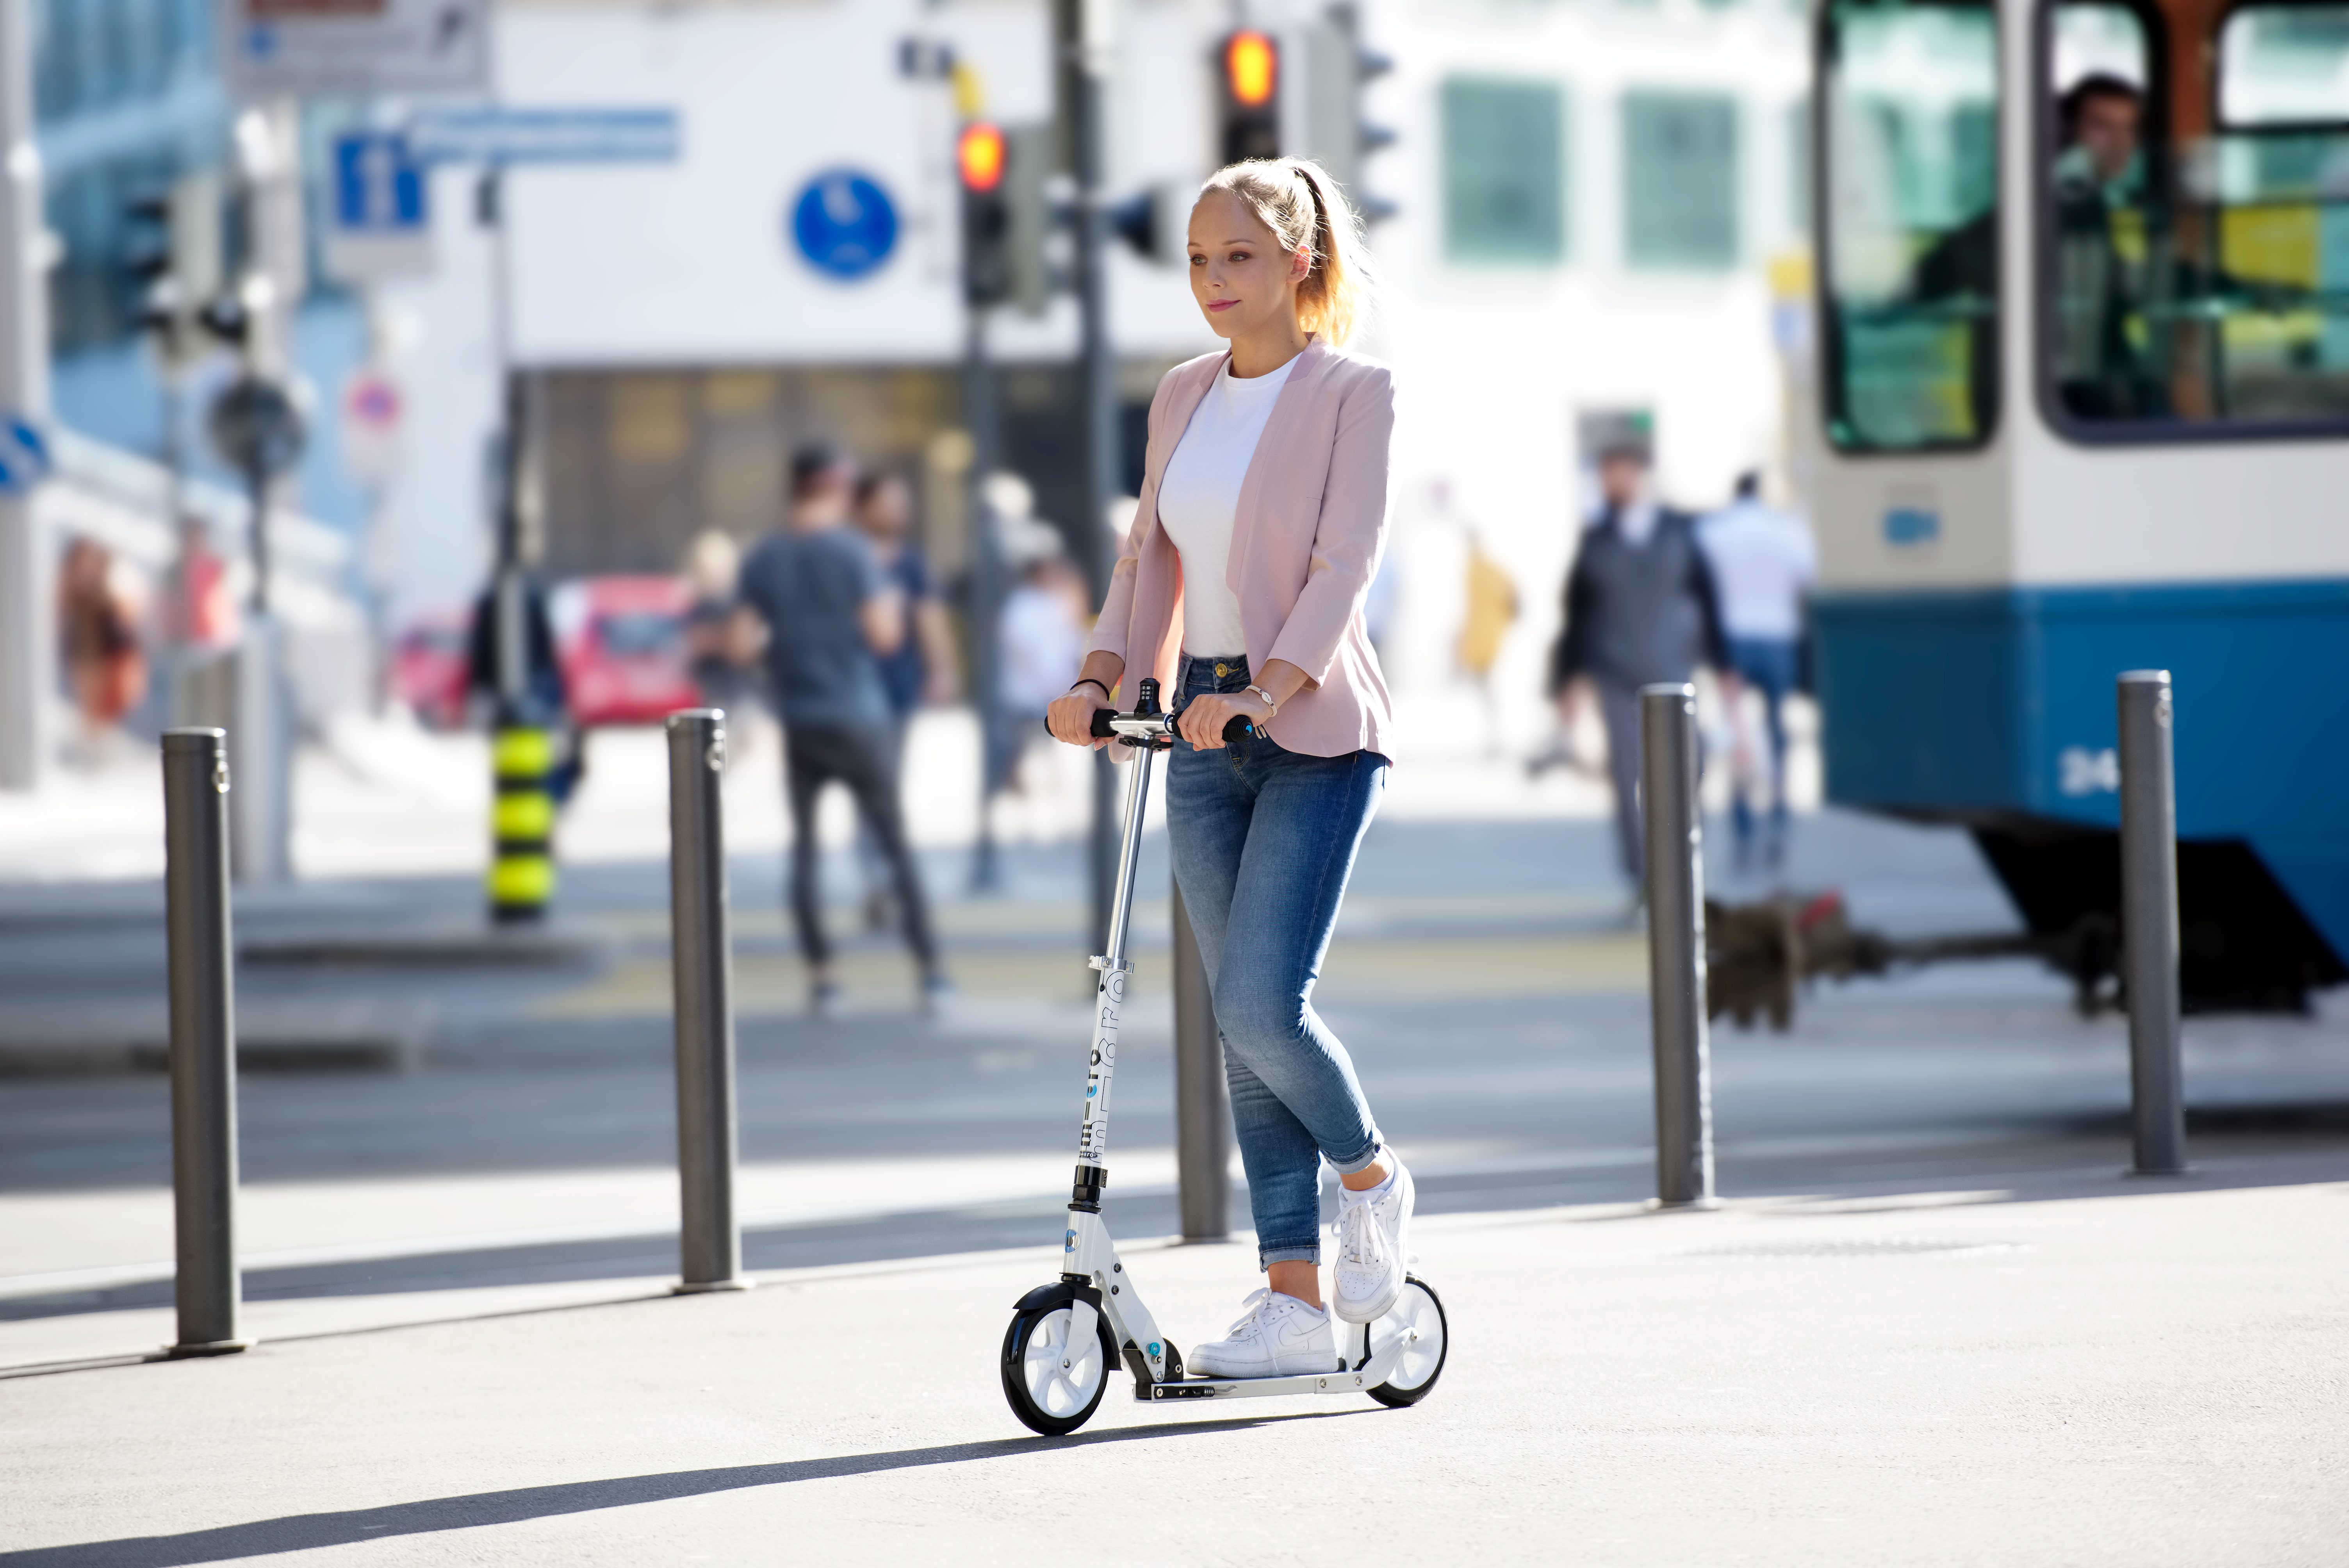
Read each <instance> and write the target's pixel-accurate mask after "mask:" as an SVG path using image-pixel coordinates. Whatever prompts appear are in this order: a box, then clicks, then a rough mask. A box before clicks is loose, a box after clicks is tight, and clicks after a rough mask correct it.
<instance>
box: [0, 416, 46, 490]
mask: <svg viewBox="0 0 2349 1568" xmlns="http://www.w3.org/2000/svg"><path fill="white" fill-rule="evenodd" d="M51 466H52V465H51V463H50V460H49V441H48V438H47V437H46V436H44V435H42V434H41V432H40V430H39V428H37V427H36V426H35V425H34V424H33V423H32V421H30V420H29V419H25V418H20V417H18V416H17V415H15V414H0V496H21V495H29V494H31V493H32V490H33V487H34V486H36V485H37V484H39V483H40V482H41V481H42V480H45V479H47V478H48V477H49V469H50V468H51Z"/></svg>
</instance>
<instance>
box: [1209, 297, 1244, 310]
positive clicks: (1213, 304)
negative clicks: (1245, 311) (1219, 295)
mask: <svg viewBox="0 0 2349 1568" xmlns="http://www.w3.org/2000/svg"><path fill="white" fill-rule="evenodd" d="M1239 303H1240V302H1239V301H1237V300H1236V299H1211V300H1209V301H1208V302H1207V308H1208V309H1209V310H1229V309H1231V308H1232V306H1234V305H1236V304H1239Z"/></svg>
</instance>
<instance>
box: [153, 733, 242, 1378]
mask: <svg viewBox="0 0 2349 1568" xmlns="http://www.w3.org/2000/svg"><path fill="white" fill-rule="evenodd" d="M228 789H229V772H228V734H227V732H226V731H224V730H219V729H167V730H165V731H164V732H163V847H164V870H163V902H164V921H165V929H166V933H167V936H168V940H169V944H170V945H169V948H168V953H169V960H168V962H169V965H170V971H171V1197H172V1206H173V1209H174V1211H175V1218H176V1224H177V1230H178V1253H177V1259H178V1261H177V1267H176V1270H175V1273H174V1284H175V1287H176V1291H177V1295H178V1297H179V1308H180V1322H179V1339H178V1341H177V1342H176V1343H175V1344H173V1345H172V1346H171V1355H173V1356H222V1355H226V1354H228V1353H229V1352H231V1351H236V1350H243V1349H244V1348H245V1347H246V1346H248V1345H250V1344H251V1343H252V1342H251V1341H250V1340H248V1339H245V1338H244V1337H243V1336H241V1335H240V1334H239V1333H238V1332H237V1309H238V1305H239V1302H238V1296H239V1291H238V1282H237V1273H236V992H235V985H234V983H233V978H232V972H231V969H230V963H231V960H232V958H233V954H234V948H233V944H232V941H231V936H230V929H229V902H228V863H229V830H228Z"/></svg>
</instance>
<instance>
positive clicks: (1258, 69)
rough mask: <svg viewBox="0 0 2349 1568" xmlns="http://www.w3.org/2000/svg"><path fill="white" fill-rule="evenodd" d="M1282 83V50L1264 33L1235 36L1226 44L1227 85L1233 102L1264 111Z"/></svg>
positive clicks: (1245, 33)
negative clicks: (1274, 91) (1275, 90)
mask: <svg viewBox="0 0 2349 1568" xmlns="http://www.w3.org/2000/svg"><path fill="white" fill-rule="evenodd" d="M1279 83H1280V48H1279V46H1278V45H1276V44H1275V43H1274V42H1273V41H1272V40H1271V39H1270V38H1268V37H1266V36H1264V35H1263V34H1262V33H1257V32H1242V33H1234V34H1233V35H1232V36H1231V37H1230V38H1229V39H1228V40H1226V43H1225V44H1224V85H1225V86H1226V88H1229V89H1230V92H1231V95H1232V101H1233V102H1234V103H1237V104H1239V105H1241V106H1242V107H1244V108H1263V107H1264V106H1265V105H1266V104H1268V103H1270V102H1271V101H1272V95H1273V90H1274V89H1275V88H1277V87H1278V86H1279Z"/></svg>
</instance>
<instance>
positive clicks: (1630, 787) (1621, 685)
mask: <svg viewBox="0 0 2349 1568" xmlns="http://www.w3.org/2000/svg"><path fill="white" fill-rule="evenodd" d="M1599 494H1600V496H1601V498H1602V500H1601V504H1600V506H1599V511H1598V513H1597V515H1595V516H1594V517H1592V518H1591V519H1590V521H1589V522H1588V525H1587V526H1586V527H1585V528H1584V530H1583V534H1582V542H1581V546H1580V548H1578V550H1577V551H1576V552H1575V555H1574V566H1573V569H1572V570H1571V571H1570V572H1568V574H1567V579H1566V629H1565V630H1564V631H1563V632H1561V633H1560V634H1558V639H1557V645H1556V647H1555V648H1554V649H1553V650H1552V652H1551V657H1550V676H1549V690H1550V696H1551V698H1552V700H1554V701H1555V702H1556V703H1557V709H1558V722H1559V725H1560V727H1561V728H1562V729H1564V730H1565V731H1566V732H1567V733H1569V734H1570V733H1572V731H1573V729H1574V727H1575V725H1576V722H1577V720H1578V718H1579V717H1580V715H1581V710H1582V708H1583V707H1584V705H1586V704H1588V703H1589V702H1591V701H1593V700H1596V701H1597V703H1598V705H1599V718H1600V721H1601V722H1602V723H1603V724H1604V725H1605V727H1606V730H1607V765H1608V775H1609V780H1610V781H1611V782H1612V783H1613V785H1614V787H1615V840H1616V851H1617V853H1618V855H1619V857H1620V859H1621V861H1622V866H1623V874H1624V875H1625V876H1627V877H1629V878H1630V882H1631V911H1632V913H1633V915H1634V917H1636V916H1637V915H1638V913H1639V911H1640V907H1641V905H1642V903H1644V897H1643V893H1642V889H1643V888H1644V886H1645V882H1644V881H1643V878H1644V876H1645V869H1646V862H1645V857H1644V855H1643V854H1642V852H1641V849H1640V843H1641V833H1640V687H1641V686H1650V685H1653V684H1656V683H1658V682H1663V681H1685V680H1688V679H1689V678H1690V677H1691V676H1693V675H1694V674H1695V673H1696V667H1697V665H1700V664H1707V665H1712V666H1713V668H1714V669H1715V670H1717V671H1720V672H1722V673H1723V680H1724V683H1733V682H1734V679H1735V677H1734V676H1733V675H1730V674H1729V673H1728V670H1729V665H1728V652H1727V649H1726V648H1725V647H1724V645H1723V639H1722V634H1721V611H1720V604H1719V602H1718V600H1717V598H1716V597H1715V594H1714V591H1713V573H1712V571H1711V569H1710V568H1709V567H1708V566H1707V565H1706V563H1705V559H1704V552H1703V551H1702V550H1701V549H1699V548H1698V546H1697V542H1696V526H1695V521H1694V520H1693V519H1692V518H1691V517H1690V516H1689V515H1688V514H1687V513H1686V512H1682V511H1674V510H1673V509H1671V508H1670V507H1664V506H1659V505H1658V504H1657V503H1656V502H1655V500H1653V499H1652V498H1651V496H1650V495H1649V493H1648V455H1647V452H1646V450H1645V449H1643V448H1640V447H1637V446H1631V445H1619V446H1613V447H1609V449H1607V450H1606V451H1604V452H1602V453H1601V454H1600V455H1599ZM1732 700H1734V696H1733V697H1732Z"/></svg>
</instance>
